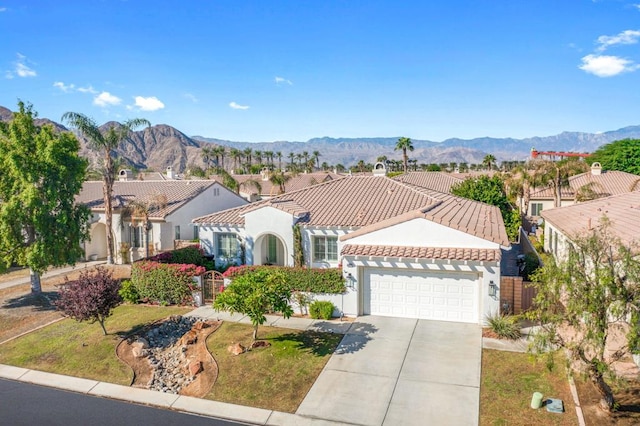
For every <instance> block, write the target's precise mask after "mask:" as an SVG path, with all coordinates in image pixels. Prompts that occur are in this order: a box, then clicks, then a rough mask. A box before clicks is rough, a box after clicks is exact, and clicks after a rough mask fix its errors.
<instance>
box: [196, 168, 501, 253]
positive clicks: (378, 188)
mask: <svg viewBox="0 0 640 426" xmlns="http://www.w3.org/2000/svg"><path fill="white" fill-rule="evenodd" d="M293 203H295V204H293ZM265 206H271V207H275V208H280V209H282V210H286V211H289V212H290V213H292V214H296V215H297V216H299V217H300V216H303V213H307V214H306V215H305V216H304V219H302V221H301V222H302V223H304V224H306V225H309V226H332V227H343V228H348V227H353V228H364V227H367V228H366V231H367V232H371V231H373V230H376V229H379V228H384V227H386V226H390V225H393V224H395V223H399V222H402V221H405V220H409V219H411V218H414V217H424V218H426V219H429V220H432V221H434V222H437V223H440V224H443V225H445V226H448V227H451V228H454V229H458V230H461V231H463V232H467V233H470V234H472V235H475V236H478V237H480V238H483V239H486V240H489V241H494V242H496V243H499V244H502V245H504V246H509V241H508V238H507V234H506V231H505V229H504V223H503V221H502V216H501V215H500V210H499V209H498V208H497V207H494V206H489V205H487V204H484V203H479V202H477V201H472V200H467V199H464V198H460V197H456V196H453V195H450V194H443V193H440V192H438V191H433V190H428V189H424V188H419V187H416V186H412V185H407V184H404V183H402V182H398V181H396V180H393V179H390V178H387V177H379V176H351V177H346V178H342V179H336V180H332V181H328V182H324V183H322V184H318V185H314V186H311V187H307V188H304V189H301V190H299V191H294V192H290V193H287V194H283V195H280V196H277V197H274V198H271V199H269V200H265V201H260V202H257V203H253V204H250V205H247V206H244V207H240V208H236V209H232V210H226V211H222V212H219V213H214V214H212V215H209V216H204V217H201V218H197V219H195V220H194V222H195V223H202V224H235V225H243V224H244V218H243V215H244V214H245V213H248V212H249V211H253V210H256V209H258V208H261V207H265ZM420 215H421V216H420ZM363 231H364V230H363ZM349 235H351V234H349Z"/></svg>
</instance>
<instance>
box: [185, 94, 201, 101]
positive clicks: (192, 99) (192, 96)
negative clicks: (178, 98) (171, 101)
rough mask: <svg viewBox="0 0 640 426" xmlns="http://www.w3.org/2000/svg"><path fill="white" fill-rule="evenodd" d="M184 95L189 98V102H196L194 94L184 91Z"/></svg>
mask: <svg viewBox="0 0 640 426" xmlns="http://www.w3.org/2000/svg"><path fill="white" fill-rule="evenodd" d="M184 97H185V98H187V99H189V100H190V101H191V102H194V103H197V102H198V98H196V96H195V95H194V94H192V93H185V94H184Z"/></svg>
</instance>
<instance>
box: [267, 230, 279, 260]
mask: <svg viewBox="0 0 640 426" xmlns="http://www.w3.org/2000/svg"><path fill="white" fill-rule="evenodd" d="M267 247H268V252H269V257H267V262H268V263H277V262H278V239H277V238H276V236H275V235H268V236H267Z"/></svg>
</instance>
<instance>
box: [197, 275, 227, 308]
mask: <svg viewBox="0 0 640 426" xmlns="http://www.w3.org/2000/svg"><path fill="white" fill-rule="evenodd" d="M222 290H224V278H223V277H222V274H221V273H220V272H217V271H208V272H205V274H204V275H203V276H202V298H203V299H204V302H205V303H212V302H213V301H214V300H216V296H217V295H218V294H220V293H221V292H222Z"/></svg>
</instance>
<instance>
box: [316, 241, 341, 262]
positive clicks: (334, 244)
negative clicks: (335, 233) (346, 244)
mask: <svg viewBox="0 0 640 426" xmlns="http://www.w3.org/2000/svg"><path fill="white" fill-rule="evenodd" d="M337 260H338V237H313V261H314V262H332V261H334V262H335V261H337Z"/></svg>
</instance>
